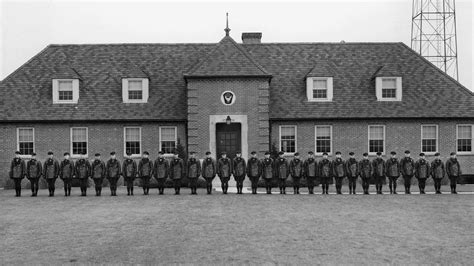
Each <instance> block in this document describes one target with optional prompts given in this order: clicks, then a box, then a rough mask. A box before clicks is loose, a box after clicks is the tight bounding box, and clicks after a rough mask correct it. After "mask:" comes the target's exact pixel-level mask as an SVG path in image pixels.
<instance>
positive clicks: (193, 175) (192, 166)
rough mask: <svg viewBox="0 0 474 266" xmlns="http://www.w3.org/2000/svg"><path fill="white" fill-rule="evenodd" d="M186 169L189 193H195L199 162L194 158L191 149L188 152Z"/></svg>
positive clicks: (199, 170)
mask: <svg viewBox="0 0 474 266" xmlns="http://www.w3.org/2000/svg"><path fill="white" fill-rule="evenodd" d="M186 169H187V173H188V179H189V187H190V188H191V194H192V195H197V183H198V179H199V176H201V163H200V162H199V160H198V159H196V152H194V151H192V152H190V153H189V159H188V163H187V167H186Z"/></svg>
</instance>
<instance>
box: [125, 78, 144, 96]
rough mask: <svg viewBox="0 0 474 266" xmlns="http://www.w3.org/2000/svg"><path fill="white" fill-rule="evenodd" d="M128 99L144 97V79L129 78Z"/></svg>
mask: <svg viewBox="0 0 474 266" xmlns="http://www.w3.org/2000/svg"><path fill="white" fill-rule="evenodd" d="M128 99H129V100H142V99H143V81H142V80H129V81H128Z"/></svg>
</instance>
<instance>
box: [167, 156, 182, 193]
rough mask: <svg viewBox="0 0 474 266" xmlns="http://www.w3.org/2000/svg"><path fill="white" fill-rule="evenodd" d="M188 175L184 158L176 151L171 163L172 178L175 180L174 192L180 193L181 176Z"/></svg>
mask: <svg viewBox="0 0 474 266" xmlns="http://www.w3.org/2000/svg"><path fill="white" fill-rule="evenodd" d="M185 175H186V169H185V168H184V162H183V159H181V158H179V153H178V152H177V151H175V152H174V158H173V159H172V160H171V163H170V175H169V176H170V179H171V180H173V184H174V194H175V195H179V192H180V190H181V178H184V177H185Z"/></svg>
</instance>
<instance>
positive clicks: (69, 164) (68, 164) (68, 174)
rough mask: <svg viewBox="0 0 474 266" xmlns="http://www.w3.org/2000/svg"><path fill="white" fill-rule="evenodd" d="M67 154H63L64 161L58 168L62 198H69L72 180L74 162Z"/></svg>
mask: <svg viewBox="0 0 474 266" xmlns="http://www.w3.org/2000/svg"><path fill="white" fill-rule="evenodd" d="M69 158H70V154H69V152H65V153H64V160H62V161H61V165H60V166H59V178H61V180H62V181H63V183H64V196H65V197H68V196H71V187H72V179H73V177H74V162H73V161H72V160H70V159H69Z"/></svg>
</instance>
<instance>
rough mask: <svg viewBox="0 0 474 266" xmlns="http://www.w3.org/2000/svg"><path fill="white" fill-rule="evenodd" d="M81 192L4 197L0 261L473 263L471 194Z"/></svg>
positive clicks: (473, 208) (1, 196)
mask: <svg viewBox="0 0 474 266" xmlns="http://www.w3.org/2000/svg"><path fill="white" fill-rule="evenodd" d="M74 189H75V190H74V191H73V193H72V194H73V195H72V196H71V197H69V198H65V197H64V196H63V195H62V191H61V189H58V191H59V193H58V194H59V195H58V196H56V197H54V198H49V197H47V196H46V195H47V191H45V190H41V191H40V193H39V194H40V196H38V197H37V198H32V197H29V194H30V193H29V191H27V190H24V193H23V194H24V196H23V197H21V198H16V197H13V194H14V191H12V190H0V201H1V205H0V237H1V242H0V261H1V264H32V263H34V264H63V263H71V262H73V263H147V264H157V263H162V264H170V263H178V264H183V263H186V264H230V263H231V264H262V263H267V264H381V263H382V264H408V263H409V264H471V265H472V261H474V252H473V249H474V222H473V221H474V195H473V194H459V195H449V194H444V195H433V194H427V195H417V194H414V195H387V194H385V195H347V194H346V195H276V194H275V195H265V194H259V195H250V194H246V195H236V194H228V195H222V194H221V193H214V194H213V195H210V196H209V195H205V191H204V190H202V189H199V190H198V193H199V195H197V196H194V195H189V194H188V193H189V191H188V190H187V189H183V193H182V195H179V196H176V195H172V191H171V189H169V190H167V191H166V195H157V193H156V191H155V190H153V192H152V194H151V195H149V196H143V195H141V193H140V189H139V188H136V195H135V196H133V197H127V196H125V195H124V193H125V191H124V189H123V188H120V190H119V192H118V194H119V196H118V197H110V196H109V192H108V191H107V189H104V192H103V194H104V195H103V196H102V197H100V198H99V197H95V196H88V197H79V196H78V193H79V192H78V191H77V190H78V188H74ZM444 189H446V188H444ZM448 189H449V187H448ZM464 189H466V187H464ZM290 190H291V189H290ZM317 191H319V190H317ZM89 193H90V194H92V193H93V189H92V191H90V192H89Z"/></svg>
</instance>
